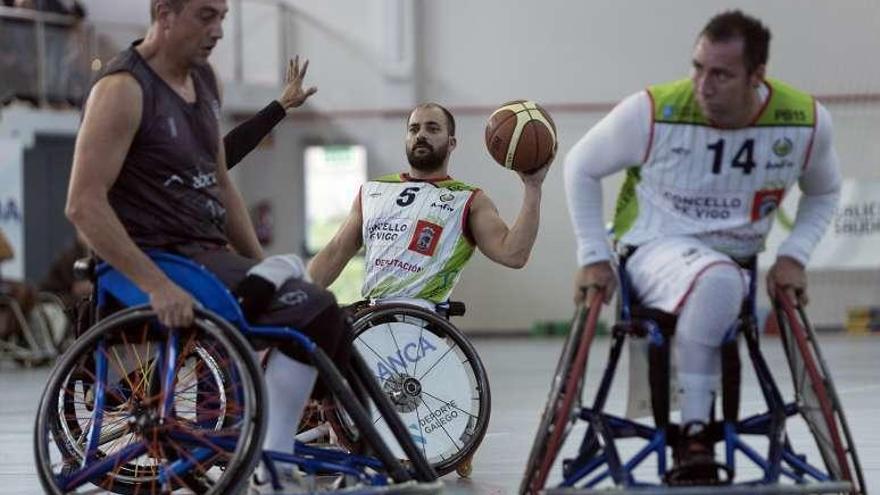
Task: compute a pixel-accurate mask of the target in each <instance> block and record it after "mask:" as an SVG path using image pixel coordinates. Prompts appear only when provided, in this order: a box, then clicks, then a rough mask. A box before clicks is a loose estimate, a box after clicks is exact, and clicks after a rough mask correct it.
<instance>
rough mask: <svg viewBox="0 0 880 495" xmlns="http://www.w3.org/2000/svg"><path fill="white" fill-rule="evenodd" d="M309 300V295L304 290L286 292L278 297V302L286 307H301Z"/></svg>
mask: <svg viewBox="0 0 880 495" xmlns="http://www.w3.org/2000/svg"><path fill="white" fill-rule="evenodd" d="M308 300H309V295H308V294H306V292H305V291H304V290H302V289H296V290H293V291H290V292H285V293H284V294H281V295H280V296H279V297H278V301H279V302H280V303H282V304H284V305H285V306H299V305H300V304H302V303H304V302H306V301H308Z"/></svg>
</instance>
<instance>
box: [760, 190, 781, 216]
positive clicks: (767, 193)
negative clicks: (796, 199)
mask: <svg viewBox="0 0 880 495" xmlns="http://www.w3.org/2000/svg"><path fill="white" fill-rule="evenodd" d="M783 196H785V189H763V190H760V191H758V192H756V193H755V198H754V200H753V201H752V221H753V222H754V221H757V220H760V219H762V218H765V217H767V216H768V215H770V214H771V213H773V212H774V211H776V209H777V208H779V205H781V204H782V198H783Z"/></svg>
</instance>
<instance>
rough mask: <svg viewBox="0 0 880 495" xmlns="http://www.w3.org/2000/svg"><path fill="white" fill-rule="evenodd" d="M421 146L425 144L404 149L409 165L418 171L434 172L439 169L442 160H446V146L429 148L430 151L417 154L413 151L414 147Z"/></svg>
mask: <svg viewBox="0 0 880 495" xmlns="http://www.w3.org/2000/svg"><path fill="white" fill-rule="evenodd" d="M423 146H425V145H421V146H414V147H412V148H410V149H408V150H406V159H407V160H409V164H410V166H411V167H412V168H414V169H416V170H418V171H420V172H434V171H437V170H439V169H441V168H442V167H443V162H444V161H445V160H446V155H447V150H448V147H446V146H442V147H440V148H429V149H430V153H426V154H424V155H417V154H416V153H415V151H416V149H418V148H420V147H423ZM427 146H430V145H427Z"/></svg>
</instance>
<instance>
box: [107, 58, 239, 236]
mask: <svg viewBox="0 0 880 495" xmlns="http://www.w3.org/2000/svg"><path fill="white" fill-rule="evenodd" d="M137 43H138V42H135V44H134V45H132V46H131V47H130V48H129V49H128V50H126V51H124V52H122V53H120V54H119V55H117V56H116V57H115V58H114V59H113V60H112V61H110V63H109V64H108V66H107V68H106V69H105V70H104V71H103V73H102V74H101V75H100V76H99V79H100V77H105V76H108V75H110V74H115V73H118V72H128V73H129V74H131V75H132V76H133V77H134V78H135V79H136V80H137V82H138V83H139V84H140V86H141V91H142V92H143V114H142V116H141V122H140V126H139V128H138V130H137V134H135V137H134V140H133V141H132V143H131V148H130V149H129V150H128V154H127V155H126V157H125V161H124V162H123V164H122V170H121V171H120V173H119V177H118V178H117V179H116V182H115V183H114V184H113V186H112V187H111V188H110V192H109V195H108V196H109V201H110V205H111V206H112V207H113V210H114V211H115V212H116V214H117V215H118V216H119V219H120V220H121V221H122V225H123V226H125V230H126V231H127V232H128V234H129V235H130V236H131V238H132V239H133V240H134V242H135V244H137V245H138V246H140V247H141V248H160V249H166V250H177V249H176V248H182V247H184V246H195V245H201V246H204V247H214V246H217V247H220V246H223V245H226V244H227V243H228V240H227V237H226V209H225V208H224V207H223V203H222V202H221V200H220V190H219V187H218V185H217V175H216V174H217V153H218V149H219V142H220V141H219V139H220V134H219V133H220V128H219V119H220V96H219V91H218V89H217V81H216V80H215V76H214V72H213V71H212V70H211V67H210V66H208V65H207V64H206V65H200V66H195V67H193V69H192V71H191V75H192V79H193V85H194V86H195V90H196V102H195V103H187V102H186V101H185V100H184V99H183V98H182V97H181V96H180V95H179V94H177V93H176V92H174V90H172V89H171V87H170V86H169V85H168V84H167V83H166V82H165V81H164V80H163V79H162V78H161V77H159V75H158V74H156V73H155V72H154V71H153V69H152V68H151V67H150V66H149V65H147V62H146V61H145V60H144V59H143V57H141V55H140V53H138V51H137V50H135V48H134V46H135V45H136V44H137Z"/></svg>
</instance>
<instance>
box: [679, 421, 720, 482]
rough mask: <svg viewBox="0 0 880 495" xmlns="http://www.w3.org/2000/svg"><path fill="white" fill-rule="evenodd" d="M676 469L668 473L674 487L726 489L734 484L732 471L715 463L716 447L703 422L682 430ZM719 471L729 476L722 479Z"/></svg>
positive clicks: (690, 424) (691, 424)
mask: <svg viewBox="0 0 880 495" xmlns="http://www.w3.org/2000/svg"><path fill="white" fill-rule="evenodd" d="M673 459H674V466H673V468H672V469H671V470H670V471H669V472H668V473H666V476H665V478H666V483H667V484H669V485H671V486H688V485H722V484H723V485H726V484H729V483H730V481H731V476H730V475H731V472H730V468H728V467H727V466H725V465H723V464H719V463H717V462H715V450H714V444H713V442H712V440H711V438H710V437H709V434H708V427H707V425H706V423H703V422H702V421H691V422H689V423H687V424H685V425H684V427H683V428H682V429H681V434H680V437H679V441H678V445H677V446H676V447H675V448H674V449H673ZM719 471H724V472H725V474H726V476H725V478H724V479H723V480H722V479H721V478H719V476H718V473H719Z"/></svg>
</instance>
